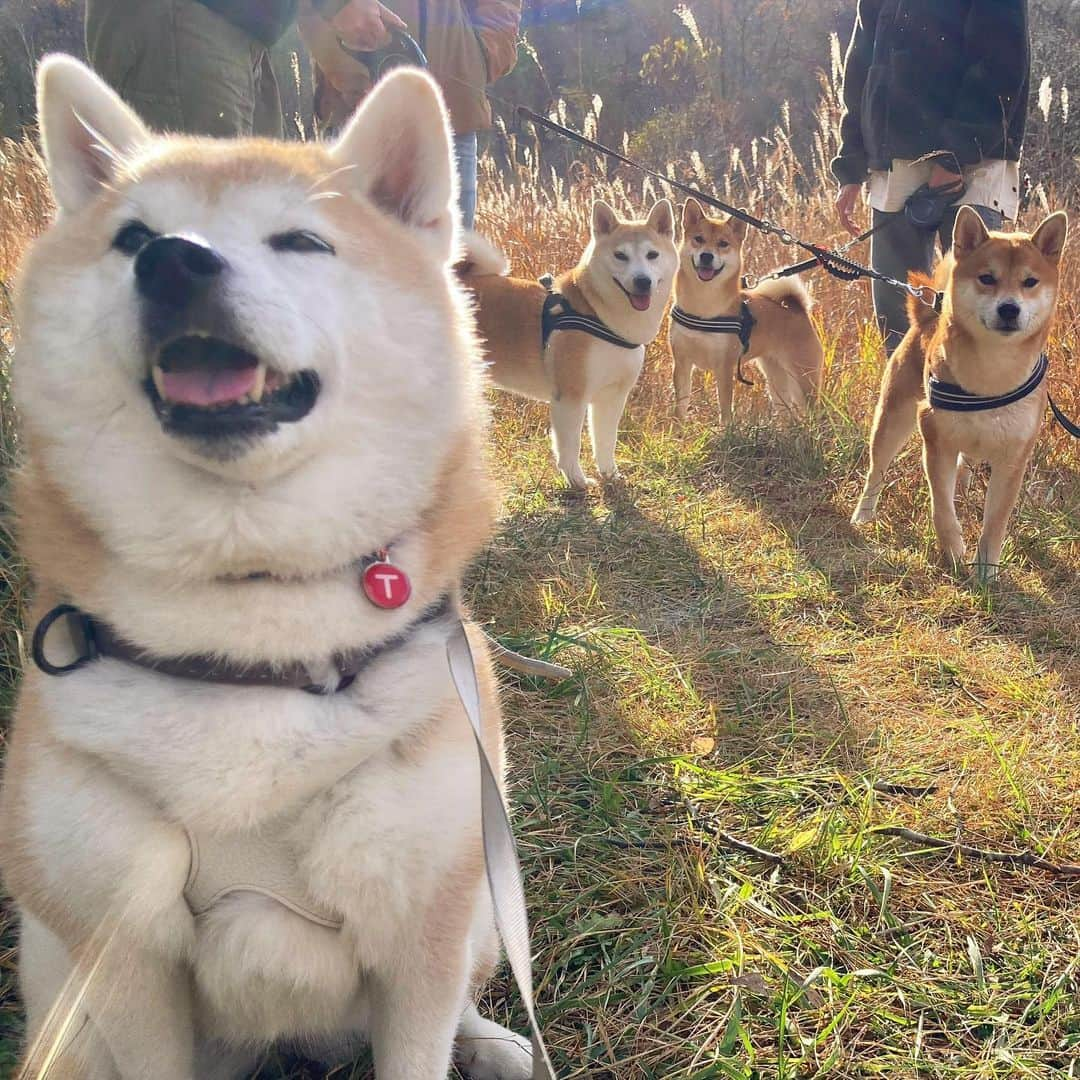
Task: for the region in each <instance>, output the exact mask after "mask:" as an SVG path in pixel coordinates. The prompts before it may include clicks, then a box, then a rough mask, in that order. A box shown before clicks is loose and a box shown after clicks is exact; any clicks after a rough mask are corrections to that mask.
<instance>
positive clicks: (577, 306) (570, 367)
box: [460, 199, 678, 490]
mask: <svg viewBox="0 0 1080 1080" xmlns="http://www.w3.org/2000/svg"><path fill="white" fill-rule="evenodd" d="M467 246H468V256H467V258H466V261H465V262H464V263H463V264H461V265H460V272H461V273H462V276H463V279H464V281H465V283H466V284H467V285H468V286H469V288H471V289H472V290H473V292H474V294H475V295H476V301H477V323H478V326H479V330H480V336H481V337H482V338H484V339H485V340H486V342H487V352H488V359H489V361H490V369H489V370H490V373H491V379H492V382H494V383H495V385H496V386H498V387H501V388H502V389H503V390H510V391H512V392H514V393H516V394H521V395H523V396H524V397H529V398H533V399H535V400H537V401H548V402H550V403H551V438H552V444H553V446H554V450H555V458H556V461H557V463H558V466H559V468H560V469H561V470H562V473H563V475H564V476H565V477H566V479H567V481H568V483H569V484H570V486H571V487H572V488H574V489H577V490H582V489H584V488H585V487H586V485H587V480H586V479H585V473H584V472H583V471H582V468H581V462H580V457H581V432H582V428H583V427H584V424H585V416H586V413H588V418H589V433H590V435H591V436H592V447H593V457H594V459H595V461H596V467H597V469H598V470H599V471H600V475H601V476H602V477H604V479H606V480H611V479H614V478H616V477H617V476H618V469H617V468H616V465H615V443H616V440H617V438H618V433H619V420H620V419H621V417H622V414H623V409H624V407H625V405H626V399H627V397H628V396H629V394H630V391H631V390H632V389H633V388H634V384H635V383H636V382H637V380H638V376H639V375H640V374H641V367H642V364H643V363H644V360H645V346H646V345H647V344H648V343H649V342H650V341H652V340H653V338H655V337H656V335H657V332H658V331H659V329H660V323H661V320H662V319H663V317H664V309H665V307H666V305H667V301H668V296H669V295H670V293H671V283H672V279H673V277H674V275H675V268H676V266H677V264H678V254H677V252H676V250H675V213H674V209H673V208H672V205H671V203H670V202H668V200H667V199H661V200H660V201H659V202H658V203H656V205H655V206H654V207H653V208H652V210H651V211H650V212H649V215H648V217H647V218H646V219H645V220H644V221H623V220H621V219H620V218H619V217H618V216H617V215H616V213H615V211H614V210H612V208H611V207H610V206H608V205H607V203H604V202H597V203H596V204H595V205H594V206H593V211H592V238H591V239H590V241H589V245H588V247H587V248H586V249H585V253H584V254H583V255H582V257H581V261H580V262H579V263H578V265H577V266H576V267H574V269H572V270H569V271H567V272H566V273H564V274H562V275H560V276H559V277H557V278H556V279H555V281H554V285H553V290H552V292H553V293H554V294H555V295H556V296H557V297H558V298H560V303H559V305H558V307H559V309H560V310H561V311H562V312H563V314H564V317H565V315H566V313H567V312H571V313H572V315H573V316H583V317H584V320H585V321H588V322H598V323H599V324H600V325H601V327H602V328H606V329H607V330H608V331H610V332H611V333H612V334H613V335H614V336H615V337H616V338H618V339H621V340H620V341H619V343H618V344H613V343H612V342H610V341H607V340H603V339H601V338H598V337H596V336H594V335H593V334H591V333H589V332H587V331H586V330H583V329H578V328H572V327H576V326H578V325H580V323H581V320H580V319H574V318H573V317H571V318H570V319H569V320H568V321H567V324H566V327H565V328H563V329H559V328H556V329H553V330H552V331H551V333H550V337H549V338H548V340H547V341H546V342H545V340H544V330H543V312H544V306H545V301H548V300H549V296H551V295H552V293H549V291H548V290H547V289H545V288H544V286H543V285H540V284H537V283H536V282H535V281H525V280H523V279H520V278H511V277H506V276H504V275H505V274H506V273H507V270H508V268H507V263H506V259H505V257H504V256H502V255H501V254H500V253H498V252H496V251H494V250H493V249H492V248H491V246H490V245H488V244H487V243H486V242H485V241H483V239H482V238H480V237H477V236H474V237H472V238H471V239H470V241H469V242H468V245H467Z"/></svg>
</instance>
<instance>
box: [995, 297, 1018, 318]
mask: <svg viewBox="0 0 1080 1080" xmlns="http://www.w3.org/2000/svg"><path fill="white" fill-rule="evenodd" d="M997 311H998V318H999V319H1000V320H1001V321H1002V322H1007V323H1011V322H1016V320H1017V319H1019V318H1020V305H1019V304H1014V303H1012V302H1010V301H1006V302H1005V303H1004V304H998V309H997Z"/></svg>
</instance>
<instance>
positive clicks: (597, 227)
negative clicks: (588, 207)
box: [592, 199, 619, 236]
mask: <svg viewBox="0 0 1080 1080" xmlns="http://www.w3.org/2000/svg"><path fill="white" fill-rule="evenodd" d="M618 227H619V215H618V214H616V213H615V211H614V210H612V208H611V207H610V206H608V204H607V203H606V202H604V200H603V199H597V200H596V202H594V203H593V207H592V234H593V236H607V235H609V234H610V233H613V232H614V231H615V230H616V229H617V228H618Z"/></svg>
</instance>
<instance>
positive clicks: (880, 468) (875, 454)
mask: <svg viewBox="0 0 1080 1080" xmlns="http://www.w3.org/2000/svg"><path fill="white" fill-rule="evenodd" d="M1066 232H1067V223H1066V218H1065V215H1064V214H1063V213H1061V212H1058V213H1056V214H1051V215H1050V217H1048V218H1047V219H1046V220H1045V221H1044V222H1043V223H1042V224H1041V225H1040V226H1039V227H1038V229H1036V230H1035V232H1034V233H1032V234H1030V235H1029V234H1027V233H991V232H988V231H987V229H986V226H985V225H984V224H983V221H982V219H981V218H980V217H979V215H978V214H977V213H976V212H975V211H974V210H971V209H969V208H968V207H963V208H961V210H960V213H959V214H958V215H957V217H956V225H955V227H954V230H953V249H952V252H951V253H950V254H949V255H948V256H946V257H945V258H944V259H943V260H942V261H941V262H940V263H939V264H938V267H937V270H936V273H935V276H934V280H933V282H931V281H930V280H929V279H921V278H918V277H913V283H915V284H925V285H927V286H929V285H933V286H934V287H936V288H937V289H938V290H939V291H940V292H942V293H943V294H944V299H943V303H942V311H941V315H940V316H938V315H937V314H936V313H935V312H934V311H933V309H932V308H930V307H928V306H927V305H926V304H923V303H920V302H919V301H918V300H916V299H914V298H912V299H910V300H909V301H908V307H909V311H910V314H911V324H912V325H911V329H910V330H909V331H908V333H907V336H906V337H905V338H904V340H903V341H902V342H901V344H900V346H899V348H898V349H897V350H896V352H895V353H894V354H893V356H892V357H891V359H890V360H889V363H888V365H887V366H886V368H885V375H884V378H883V379H882V383H881V396H880V398H879V399H878V404H877V409H876V411H875V413H874V425H873V431H872V435H871V439H870V471H869V473H868V475H867V477H866V484H865V486H864V487H863V492H862V497H861V498H860V499H859V504H858V506H857V507H856V508H855V513H854V514H853V515H852V518H851V520H852V522H853V523H854V524H861V523H863V522H866V521H871V520H873V518H874V516H875V514H876V512H877V504H878V498H879V497H880V495H881V491H882V488H883V487H884V485H885V473H886V470H887V469H888V467H889V464H890V463H891V462H892V460H893V458H894V457H896V455H897V454H898V453H899V452H900V449H901V448H902V447H903V445H904V443H906V442H907V440H908V437H909V436H910V435H911V432H912V429H913V428H914V427H915V424H916V421H917V422H918V425H919V431H920V432H921V433H922V439H923V464H924V467H925V470H926V478H927V480H928V481H929V484H930V499H931V505H932V512H933V520H934V531H935V532H936V534H937V539H938V544H939V546H940V548H941V551H942V553H943V554H945V555H947V556H949V557H951V559H952V560H953V561H954V562H955V563H962V562H963V561H964V555H965V546H964V538H963V535H962V533H961V530H960V522H959V520H958V519H957V516H956V508H955V505H954V499H955V494H956V488H957V479H958V476H960V475H961V473H963V474H966V473H967V471H968V470H967V465H966V463H967V462H972V463H974V462H979V461H987V462H989V463H990V470H991V472H990V484H989V487H988V489H987V492H986V506H985V510H984V513H983V524H982V535H981V536H980V537H979V545H978V551H977V554H976V561H975V569H976V573H977V574H978V576H979V578H980V579H982V580H992V579H993V578H994V577H995V576H996V575H997V570H998V564H999V562H1000V559H1001V548H1002V545H1003V543H1004V541H1005V529H1006V526H1007V525H1008V521H1009V517H1010V515H1011V514H1012V510H1013V507H1014V506H1015V505H1016V498H1017V495H1018V494H1019V491H1020V484H1021V482H1022V481H1023V478H1024V472H1025V470H1026V469H1027V464H1028V461H1029V460H1030V459H1031V452H1032V450H1033V448H1034V446H1035V440H1036V438H1037V437H1038V434H1039V431H1040V429H1041V428H1042V422H1043V414H1044V413H1045V412H1046V396H1047V391H1046V384H1045V382H1044V381H1042V379H1041V377H1040V376H1039V371H1038V369H1039V368H1040V367H1041V366H1042V359H1041V358H1042V357H1043V356H1044V354H1045V350H1046V342H1047V339H1048V337H1049V335H1050V324H1051V321H1052V319H1053V315H1054V309H1055V306H1056V304H1057V292H1058V264H1059V262H1060V260H1061V253H1062V250H1063V249H1064V246H1065V237H1066ZM1033 376H1034V377H1033ZM931 380H937V381H938V382H939V383H940V384H943V385H942V390H941V392H942V393H943V394H944V399H943V402H944V403H948V400H949V399H950V398H951V399H954V400H958V401H959V403H960V404H961V405H964V404H970V402H965V397H969V396H970V395H978V396H981V397H985V398H997V397H1001V396H1006V395H1009V394H1010V393H1011V392H1013V391H1016V390H1017V389H1018V388H1019V389H1021V390H1022V389H1024V388H1025V387H1027V388H1028V390H1029V392H1027V393H1026V394H1024V396H1022V397H1019V398H1018V399H1017V400H1014V401H1012V402H1011V403H1008V404H1001V405H998V406H996V407H990V408H985V409H978V410H971V411H963V410H961V411H955V410H954V409H950V408H946V407H943V405H942V404H939V405H937V406H935V404H934V403H933V402H932V401H928V387H931V386H932V382H931ZM1029 380H1030V383H1029ZM965 479H966V475H965Z"/></svg>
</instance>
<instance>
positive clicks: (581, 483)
mask: <svg viewBox="0 0 1080 1080" xmlns="http://www.w3.org/2000/svg"><path fill="white" fill-rule="evenodd" d="M563 476H565V477H566V485H567V487H568V488H569V489H570V490H571V491H573V492H575V493H576V494H578V495H584V494H585V492H586V491H588V490H589V488H591V487H596V481H595V480H590V479H589V478H588V477H587V476H586V475H585V474H584V473H583V472H582V471H581V470H580V469H578V470H577V471H575V472H564V473H563Z"/></svg>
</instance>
